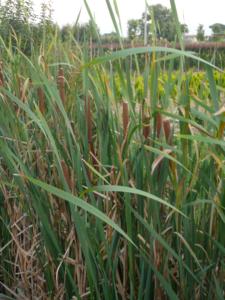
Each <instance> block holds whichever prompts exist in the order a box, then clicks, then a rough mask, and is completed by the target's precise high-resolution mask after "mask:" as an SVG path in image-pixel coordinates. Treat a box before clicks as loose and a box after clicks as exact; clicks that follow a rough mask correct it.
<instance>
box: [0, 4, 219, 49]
mask: <svg viewBox="0 0 225 300" xmlns="http://www.w3.org/2000/svg"><path fill="white" fill-rule="evenodd" d="M210 28H211V30H212V36H211V40H221V39H224V36H225V35H224V34H225V25H224V24H220V23H216V24H212V25H211V26H210ZM181 31H182V32H183V33H188V32H189V29H188V26H187V24H181ZM55 32H57V33H58V36H59V37H60V39H61V40H62V41H63V42H66V41H68V40H74V41H75V42H78V43H83V42H84V41H88V42H97V41H98V40H99V37H100V40H101V42H102V43H110V42H118V36H117V34H116V33H115V32H112V33H107V34H101V33H100V30H99V28H98V27H97V26H96V24H95V23H93V22H92V21H91V20H90V21H89V22H87V23H84V24H80V23H78V22H75V24H73V25H64V26H63V27H62V28H60V27H59V26H58V25H57V24H56V23H55V22H54V21H53V8H52V4H51V1H50V0H49V1H47V2H43V3H42V4H41V7H40V13H39V14H37V13H36V12H35V10H34V4H33V2H32V1H31V0H6V1H5V2H4V4H3V3H1V1H0V36H1V39H2V41H3V42H4V44H5V45H9V44H10V45H14V44H15V45H16V46H18V45H19V47H20V49H22V51H24V52H25V53H26V54H29V53H30V52H31V51H32V47H34V46H35V47H37V46H38V45H39V44H41V43H42V42H43V41H46V42H48V38H50V36H51V34H54V33H55ZM145 35H146V37H147V39H148V40H151V39H152V38H153V36H154V38H156V39H158V40H161V39H163V40H166V41H169V42H171V41H175V40H176V24H175V21H174V18H173V15H172V11H171V10H170V9H169V8H167V7H164V6H163V5H161V4H157V5H152V6H149V7H148V10H147V11H146V12H143V14H142V16H141V18H140V19H132V20H129V21H128V24H127V37H126V38H124V40H126V41H128V42H132V41H143V39H144V36H145ZM196 36H197V39H198V40H199V41H204V40H205V39H206V37H205V30H204V26H203V25H202V24H200V25H199V27H198V30H197V34H196Z"/></svg>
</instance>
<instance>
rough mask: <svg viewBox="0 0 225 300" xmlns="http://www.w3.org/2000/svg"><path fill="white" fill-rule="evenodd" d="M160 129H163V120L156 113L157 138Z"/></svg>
mask: <svg viewBox="0 0 225 300" xmlns="http://www.w3.org/2000/svg"><path fill="white" fill-rule="evenodd" d="M162 127H163V118H162V115H161V114H160V113H159V112H157V114H156V135H157V137H158V138H159V137H160V134H161V130H162Z"/></svg>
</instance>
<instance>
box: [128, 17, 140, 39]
mask: <svg viewBox="0 0 225 300" xmlns="http://www.w3.org/2000/svg"><path fill="white" fill-rule="evenodd" d="M127 25H128V39H129V40H131V41H132V40H134V39H135V38H138V37H139V36H140V34H141V31H140V20H135V19H132V20H129V21H128V24H127Z"/></svg>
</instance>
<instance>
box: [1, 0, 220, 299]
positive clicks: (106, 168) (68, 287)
mask: <svg viewBox="0 0 225 300" xmlns="http://www.w3.org/2000/svg"><path fill="white" fill-rule="evenodd" d="M85 2H86V1H85ZM106 2H107V4H108V7H109V11H110V13H111V15H112V20H113V22H114V25H115V28H117V29H118V26H119V24H118V23H117V21H116V20H117V19H118V16H117V15H114V14H113V13H112V11H111V10H110V8H112V7H111V4H110V5H109V1H107V0H106ZM115 3H116V2H115ZM171 4H172V12H173V15H174V18H175V20H176V26H177V36H178V41H179V43H180V45H181V49H182V50H178V49H173V48H166V47H157V46H156V45H154V44H153V45H152V46H151V47H143V48H142V47H141V48H129V49H123V45H122V41H121V47H120V48H121V49H120V50H117V51H114V52H108V53H103V52H102V51H101V50H100V51H99V53H98V55H97V56H94V57H91V55H90V51H89V47H88V46H87V45H86V46H84V45H81V44H79V43H78V44H76V46H74V45H73V47H72V46H71V43H72V37H71V40H68V41H67V42H62V41H61V40H60V39H59V38H58V36H57V34H52V35H51V36H49V37H48V40H43V42H42V43H41V45H40V47H38V48H35V45H33V47H32V48H31V54H29V55H26V54H24V52H23V51H21V49H20V41H19V38H18V39H17V44H16V46H15V45H13V44H12V43H11V44H10V43H9V44H7V45H6V44H5V43H4V41H3V40H2V39H1V42H0V43H1V67H0V299H18V300H29V299H73V300H74V299H79V300H81V299H82V300H83V299H93V300H94V299H106V300H116V299H117V300H119V299H122V300H125V299H131V300H132V299H133V300H136V299H137V300H149V299H155V300H160V299H187V300H189V299H221V300H222V299H224V297H225V260H224V257H225V235H224V229H225V139H224V129H225V73H224V71H223V70H221V69H219V68H218V67H217V66H215V65H213V64H212V63H211V62H209V61H206V60H203V59H201V58H200V57H199V56H197V55H196V54H193V53H192V52H189V51H185V50H184V49H183V47H182V45H183V44H182V35H181V32H180V28H179V22H178V20H177V13H176V8H175V4H174V1H171ZM86 6H87V8H89V7H88V4H87V3H86ZM89 13H90V17H92V14H91V11H89ZM141 56H143V61H142V65H144V68H140V66H139V61H140V57H141ZM186 60H188V61H190V60H191V61H193V62H195V63H196V64H197V65H199V66H200V69H201V71H196V70H195V69H189V68H188V69H187V68H186ZM175 61H176V65H177V63H178V67H177V66H176V68H175V67H174V63H175Z"/></svg>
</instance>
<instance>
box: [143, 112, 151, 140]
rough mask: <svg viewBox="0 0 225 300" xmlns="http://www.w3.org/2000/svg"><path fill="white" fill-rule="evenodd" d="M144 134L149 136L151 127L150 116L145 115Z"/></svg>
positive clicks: (146, 136)
mask: <svg viewBox="0 0 225 300" xmlns="http://www.w3.org/2000/svg"><path fill="white" fill-rule="evenodd" d="M142 123H143V136H144V137H145V139H147V138H148V137H149V134H150V131H151V127H150V118H149V117H147V116H143V122H142Z"/></svg>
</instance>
